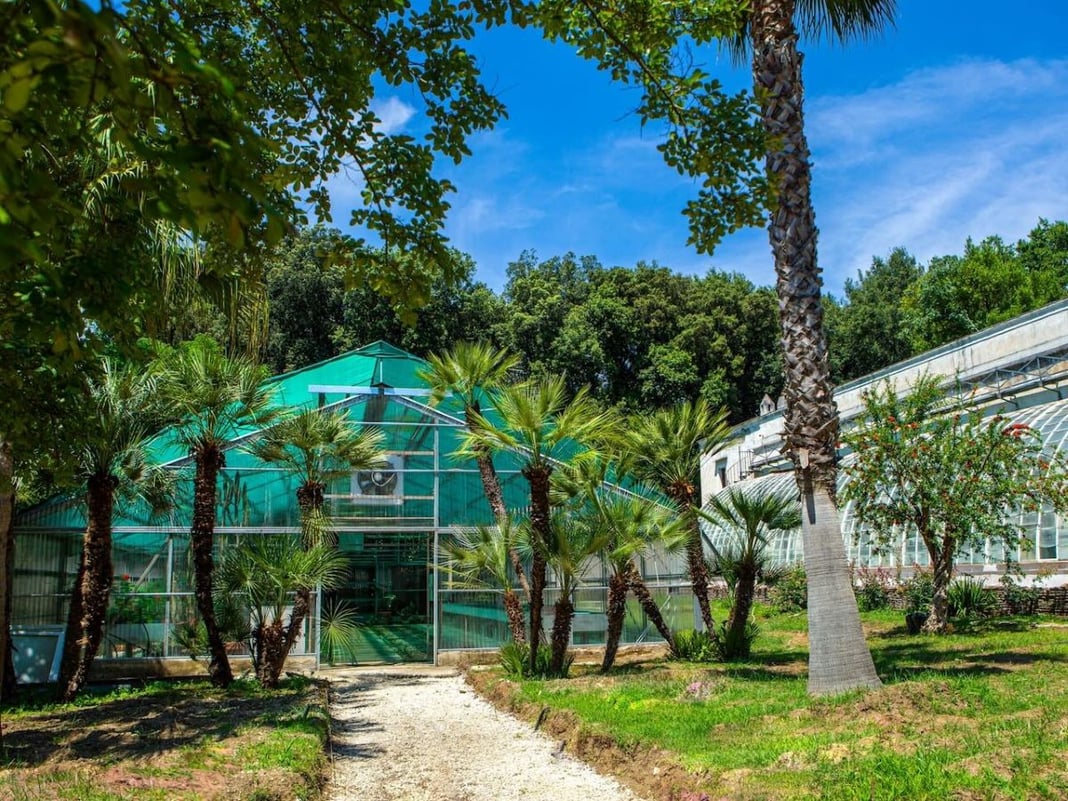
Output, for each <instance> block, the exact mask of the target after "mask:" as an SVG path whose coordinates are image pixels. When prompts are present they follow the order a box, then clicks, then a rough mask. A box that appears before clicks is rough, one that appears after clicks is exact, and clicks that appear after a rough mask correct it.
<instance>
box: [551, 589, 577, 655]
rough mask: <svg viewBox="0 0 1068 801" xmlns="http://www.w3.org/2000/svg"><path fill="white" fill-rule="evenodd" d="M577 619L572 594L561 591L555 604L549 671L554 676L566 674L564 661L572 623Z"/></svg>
mask: <svg viewBox="0 0 1068 801" xmlns="http://www.w3.org/2000/svg"><path fill="white" fill-rule="evenodd" d="M574 619H575V605H574V604H573V603H571V593H570V592H563V591H561V593H560V597H559V598H557V599H556V603H555V604H553V633H552V659H551V660H550V661H549V671H550V672H551V673H552V675H553V676H562V675H563V673H564V659H565V658H566V657H567V646H568V643H569V642H571V623H572V621H573V620H574Z"/></svg>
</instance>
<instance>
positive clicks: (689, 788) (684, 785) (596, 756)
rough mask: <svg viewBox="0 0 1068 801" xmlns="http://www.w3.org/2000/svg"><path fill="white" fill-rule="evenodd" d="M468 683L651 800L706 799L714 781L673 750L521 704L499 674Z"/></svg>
mask: <svg viewBox="0 0 1068 801" xmlns="http://www.w3.org/2000/svg"><path fill="white" fill-rule="evenodd" d="M463 675H464V681H466V682H467V684H468V685H469V686H470V687H471V688H472V689H474V690H475V692H477V693H478V694H479V695H480V696H482V697H483V698H485V699H486V700H487V701H489V702H490V703H491V704H493V705H494V706H495V707H496V708H497V709H500V710H501V711H503V712H507V713H509V714H511V715H514V716H515V717H517V718H519V719H520V720H524V721H526V722H528V723H530V724H531V725H533V726H534V728H535V729H536V730H538V731H541V732H544V733H545V734H547V735H549V736H551V737H552V738H553V739H556V740H560V741H561V742H562V743H563V746H564V750H565V751H567V753H569V754H571V755H572V756H574V757H576V758H578V759H581V760H582V761H583V762H587V763H589V764H590V765H592V766H593V767H594V768H595V769H596V770H597V771H598V772H599V773H603V774H605V775H607V776H612V777H614V778H615V779H616V780H617V781H619V782H620V783H621V784H624V785H626V786H627V787H628V788H629V789H631V790H632V791H633V792H634V793H636V794H637V795H639V796H641V797H642V798H647V799H650V801H708V799H709V796H708V794H707V793H708V791H709V790H710V789H711V786H712V785H713V784H714V782H712V781H710V777H709V776H707V775H705V774H703V773H700V772H693V771H690V770H687V769H686V768H685V767H683V766H682V765H681V764H679V762H678V761H677V760H676V759H675V758H674V756H673V755H672V753H671V752H669V751H665V750H663V749H659V748H654V747H651V746H646V745H626V746H624V745H622V744H620V743H619V741H618V740H616V739H615V738H614V737H612V736H611V735H610V734H607V733H605V732H601V731H597V730H596V728H595V727H593V726H591V725H589V724H585V723H583V722H582V721H581V720H580V719H579V718H578V716H577V715H575V714H574V713H573V712H569V711H567V710H557V709H551V708H549V707H546V706H542V705H540V704H536V703H532V702H529V701H523V700H522V699H520V697H519V685H518V684H516V683H515V682H513V681H510V680H508V679H505V678H502V677H501V675H500V673H499V672H497V671H495V670H477V669H476V670H467V671H465V672H464V674H463Z"/></svg>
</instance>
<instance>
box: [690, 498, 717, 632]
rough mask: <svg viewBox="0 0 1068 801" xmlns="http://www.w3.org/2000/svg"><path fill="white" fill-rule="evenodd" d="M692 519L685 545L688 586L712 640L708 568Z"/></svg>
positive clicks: (714, 625)
mask: <svg viewBox="0 0 1068 801" xmlns="http://www.w3.org/2000/svg"><path fill="white" fill-rule="evenodd" d="M689 514H690V515H691V517H693V523H692V526H691V531H690V537H689V541H688V542H687V543H686V561H687V563H688V567H689V570H690V586H691V587H693V597H694V600H696V601H697V606H698V608H699V609H700V610H701V622H702V623H704V626H705V631H707V632H708V633H709V635H710V636H711V637H712V638H713V639H714V638H715V637H716V621H715V620H713V619H712V604H711V603H710V602H709V600H708V566H707V565H706V564H705V549H704V546H703V545H702V544H701V530H700V528H699V526H700V524H699V523H698V522H697V518H696V516H694V515H693V512H692V511H690V512H689Z"/></svg>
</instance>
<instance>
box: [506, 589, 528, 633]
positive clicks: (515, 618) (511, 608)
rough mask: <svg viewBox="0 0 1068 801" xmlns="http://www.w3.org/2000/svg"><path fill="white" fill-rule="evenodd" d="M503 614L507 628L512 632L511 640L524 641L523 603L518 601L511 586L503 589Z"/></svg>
mask: <svg viewBox="0 0 1068 801" xmlns="http://www.w3.org/2000/svg"><path fill="white" fill-rule="evenodd" d="M504 614H505V615H506V616H507V618H508V629H509V630H510V631H511V632H512V641H513V642H516V643H525V642H526V641H527V632H526V626H525V625H524V623H523V605H522V604H520V603H519V596H518V595H516V594H515V590H513V589H511V588H505V590H504Z"/></svg>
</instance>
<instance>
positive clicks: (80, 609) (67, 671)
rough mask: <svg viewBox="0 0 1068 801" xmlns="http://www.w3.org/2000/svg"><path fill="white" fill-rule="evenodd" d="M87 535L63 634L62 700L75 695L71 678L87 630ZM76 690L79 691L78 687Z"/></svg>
mask: <svg viewBox="0 0 1068 801" xmlns="http://www.w3.org/2000/svg"><path fill="white" fill-rule="evenodd" d="M87 536H88V531H87V532H86V534H83V535H82V549H81V553H80V554H79V556H78V575H77V576H75V578H74V586H73V587H71V589H70V607H69V608H68V609H67V628H66V631H65V633H64V635H63V656H62V657H61V659H60V662H59V681H58V682H57V683H56V691H57V693H58V695H59V699H60V700H61V701H66V700H70V698H73V697H74V694H73V693H72V692H71V691H70V687H71V683H70V680H71V678H72V677H73V676H74V674H75V672H76V671H77V670H78V662H79V661H80V660H81V655H82V645H83V643H84V641H85V632H84V631H83V630H82V615H83V614H84V609H85V604H84V603H83V602H82V584H83V583H84V581H85V551H86V546H85V539H86V537H87ZM74 692H77V689H75V691H74Z"/></svg>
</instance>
